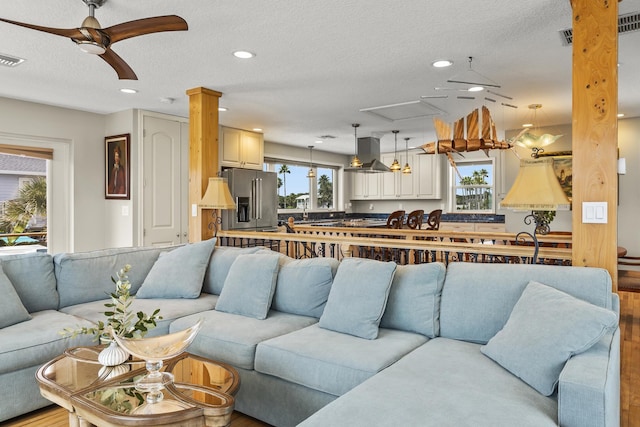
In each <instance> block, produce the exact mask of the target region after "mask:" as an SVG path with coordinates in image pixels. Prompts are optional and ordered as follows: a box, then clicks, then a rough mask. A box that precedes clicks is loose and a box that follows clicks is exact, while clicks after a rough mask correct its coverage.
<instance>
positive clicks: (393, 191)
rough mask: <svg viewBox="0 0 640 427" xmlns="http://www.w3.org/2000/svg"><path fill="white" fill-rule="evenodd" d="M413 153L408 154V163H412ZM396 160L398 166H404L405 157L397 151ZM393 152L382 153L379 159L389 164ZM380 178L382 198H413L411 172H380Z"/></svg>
mask: <svg viewBox="0 0 640 427" xmlns="http://www.w3.org/2000/svg"><path fill="white" fill-rule="evenodd" d="M413 157H414V156H413V154H409V164H410V165H411V164H412V163H413ZM397 158H398V162H399V163H400V166H404V164H405V163H406V162H407V157H406V156H405V155H404V154H400V153H398V157H397ZM393 159H394V154H393V153H388V154H382V155H381V156H380V160H381V161H382V163H384V164H385V165H387V166H391V163H392V162H393ZM381 175H382V178H381V180H380V185H381V189H380V195H381V196H382V198H383V199H415V198H416V192H415V191H414V189H415V184H414V183H415V181H416V179H415V176H414V175H413V173H412V174H410V175H405V174H403V173H402V172H386V173H383V174H381Z"/></svg>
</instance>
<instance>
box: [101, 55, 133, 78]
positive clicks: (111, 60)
mask: <svg viewBox="0 0 640 427" xmlns="http://www.w3.org/2000/svg"><path fill="white" fill-rule="evenodd" d="M99 56H100V58H102V59H104V60H105V62H106V63H107V64H109V65H111V67H112V68H113V69H114V70H116V73H118V78H119V79H120V80H138V76H136V73H134V72H133V70H132V69H131V67H129V65H128V64H127V63H126V62H124V59H122V58H120V56H118V54H117V53H115V52H114V51H113V50H111V49H107V51H106V52H105V53H103V54H102V55H99Z"/></svg>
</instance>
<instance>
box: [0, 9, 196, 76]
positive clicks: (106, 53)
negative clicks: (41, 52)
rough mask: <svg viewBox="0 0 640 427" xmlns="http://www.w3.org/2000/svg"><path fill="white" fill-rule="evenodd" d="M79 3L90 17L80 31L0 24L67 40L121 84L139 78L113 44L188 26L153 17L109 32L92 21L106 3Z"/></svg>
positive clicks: (172, 18) (173, 18) (169, 18)
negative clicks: (99, 61) (110, 71)
mask: <svg viewBox="0 0 640 427" xmlns="http://www.w3.org/2000/svg"><path fill="white" fill-rule="evenodd" d="M82 1H83V2H84V3H85V4H86V5H87V6H89V16H87V17H86V18H85V19H84V21H82V25H81V26H80V28H70V29H63V28H49V27H41V26H38V25H32V24H25V23H23V22H17V21H11V20H9V19H3V18H0V21H3V22H7V23H9V24H14V25H18V26H21V27H25V28H30V29H32V30H37V31H43V32H45V33H49V34H55V35H57V36H63V37H69V38H70V39H71V41H73V42H74V43H76V44H77V45H78V47H79V48H80V50H82V51H83V52H86V53H90V54H93V55H98V56H100V57H101V58H102V59H103V60H105V62H106V63H107V64H109V65H110V66H111V67H112V68H113V69H114V70H115V71H116V73H117V74H118V78H119V79H120V80H138V77H137V76H136V73H134V72H133V70H132V69H131V67H129V65H128V64H127V63H126V62H125V61H124V60H123V59H122V58H121V57H120V56H118V55H117V54H116V53H115V52H114V51H113V50H111V45H112V44H113V43H115V42H119V41H121V40H126V39H129V38H132V37H137V36H142V35H145V34H152V33H160V32H163V31H184V30H187V29H188V28H189V27H188V25H187V22H186V21H185V20H184V19H182V18H181V17H179V16H176V15H166V16H155V17H152V18H144V19H138V20H135V21H129V22H123V23H122V24H117V25H113V26H111V27H109V28H102V27H101V26H100V23H99V22H98V20H97V19H96V18H95V17H94V12H95V10H96V9H97V8H99V7H100V6H102V5H103V4H104V3H105V2H106V1H107V0H82Z"/></svg>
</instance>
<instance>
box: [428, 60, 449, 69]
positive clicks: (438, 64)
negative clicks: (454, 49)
mask: <svg viewBox="0 0 640 427" xmlns="http://www.w3.org/2000/svg"><path fill="white" fill-rule="evenodd" d="M431 65H432V66H433V67H435V68H445V67H450V66H452V65H453V61H449V60H448V59H441V60H438V61H434V62H432V63H431Z"/></svg>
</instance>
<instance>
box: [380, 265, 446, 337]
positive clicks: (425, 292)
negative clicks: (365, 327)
mask: <svg viewBox="0 0 640 427" xmlns="http://www.w3.org/2000/svg"><path fill="white" fill-rule="evenodd" d="M445 271H446V270H445V267H444V264H442V263H437V262H434V263H428V264H413V265H399V266H398V267H397V268H396V273H395V275H394V276H393V282H392V283H391V291H390V292H389V300H388V301H387V308H386V309H385V311H384V315H383V316H382V320H381V321H380V327H381V328H391V329H400V330H403V331H410V332H417V333H419V334H422V335H425V336H427V337H429V338H434V337H436V336H438V334H439V332H440V296H441V293H442V285H443V284H444V274H445Z"/></svg>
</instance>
